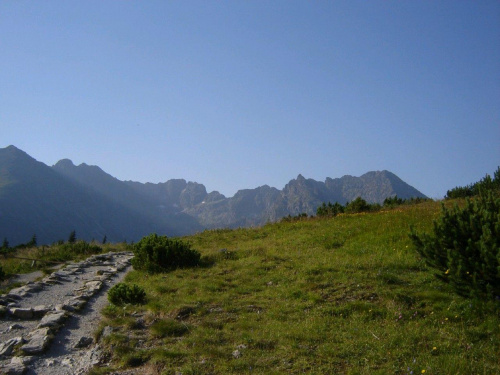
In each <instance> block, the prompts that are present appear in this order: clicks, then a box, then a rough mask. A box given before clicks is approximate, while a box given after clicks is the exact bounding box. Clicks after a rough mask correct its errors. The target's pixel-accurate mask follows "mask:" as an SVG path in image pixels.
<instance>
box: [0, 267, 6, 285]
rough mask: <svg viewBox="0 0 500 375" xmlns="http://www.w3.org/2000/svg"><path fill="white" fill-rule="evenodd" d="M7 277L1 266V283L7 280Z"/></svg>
mask: <svg viewBox="0 0 500 375" xmlns="http://www.w3.org/2000/svg"><path fill="white" fill-rule="evenodd" d="M6 277H7V275H6V274H5V271H4V270H3V268H2V266H1V265H0V281H3V280H5V278H6Z"/></svg>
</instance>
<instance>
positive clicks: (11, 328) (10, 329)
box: [7, 323, 24, 332]
mask: <svg viewBox="0 0 500 375" xmlns="http://www.w3.org/2000/svg"><path fill="white" fill-rule="evenodd" d="M23 328H24V327H23V326H22V325H20V324H18V323H14V324H12V325H11V326H9V328H8V329H7V332H10V331H13V330H15V329H23Z"/></svg>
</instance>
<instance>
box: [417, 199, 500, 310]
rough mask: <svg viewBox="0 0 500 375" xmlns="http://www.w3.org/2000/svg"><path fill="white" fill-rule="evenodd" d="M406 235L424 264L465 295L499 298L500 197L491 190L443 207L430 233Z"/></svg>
mask: <svg viewBox="0 0 500 375" xmlns="http://www.w3.org/2000/svg"><path fill="white" fill-rule="evenodd" d="M410 237H411V239H412V241H413V243H414V245H415V247H416V249H417V251H418V253H419V254H420V255H421V256H422V257H423V258H424V259H425V260H426V262H427V264H428V265H429V266H431V267H433V268H435V269H437V270H439V272H440V273H439V274H438V275H437V276H438V277H439V278H441V279H442V280H444V281H446V282H449V283H450V284H451V285H452V286H453V287H454V289H455V290H456V292H458V293H459V294H461V295H463V296H466V297H475V298H480V299H498V300H500V198H499V197H498V196H495V195H494V194H493V193H492V192H491V191H490V192H489V193H488V194H485V195H483V196H480V197H478V198H476V199H474V200H471V199H467V201H466V204H465V207H464V208H459V207H458V206H456V205H455V206H454V208H452V209H446V208H445V207H444V205H443V212H442V216H441V218H440V219H439V220H437V221H435V222H434V233H433V234H421V235H419V234H417V233H416V231H415V230H414V229H413V228H412V229H411V233H410Z"/></svg>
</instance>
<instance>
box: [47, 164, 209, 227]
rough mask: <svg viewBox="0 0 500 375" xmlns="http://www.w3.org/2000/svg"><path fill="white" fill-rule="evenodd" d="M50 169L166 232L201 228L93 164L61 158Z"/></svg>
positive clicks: (188, 217)
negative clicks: (75, 162) (138, 215)
mask: <svg viewBox="0 0 500 375" xmlns="http://www.w3.org/2000/svg"><path fill="white" fill-rule="evenodd" d="M52 168H53V169H54V170H56V171H57V172H58V173H60V174H62V175H64V176H66V177H68V178H70V179H72V180H74V181H75V182H78V183H80V184H82V185H84V186H86V187H87V188H89V189H92V190H95V191H96V192H98V193H100V194H102V195H103V196H105V197H106V198H107V199H109V200H111V201H113V202H115V203H118V204H120V205H122V206H124V207H126V208H127V209H130V210H132V211H134V212H136V213H137V214H140V215H141V216H143V217H144V218H148V221H149V222H151V223H155V225H156V226H158V227H160V228H162V229H163V231H166V232H167V233H169V234H170V235H183V234H187V233H193V232H195V231H197V230H201V229H202V227H201V226H200V225H199V224H198V222H197V220H196V219H195V218H192V217H191V216H188V215H186V214H184V213H181V212H179V210H177V209H175V207H172V206H170V205H168V204H163V203H162V202H159V201H158V200H156V199H154V197H150V196H148V194H146V193H145V192H141V191H140V190H137V189H134V188H133V187H132V186H129V185H128V184H127V183H125V182H123V181H120V180H118V179H117V178H115V177H113V176H111V175H109V174H107V173H106V172H104V171H103V170H102V169H101V168H99V167H97V166H89V165H87V164H85V163H83V164H80V165H79V166H75V165H74V164H73V163H72V162H71V160H68V159H63V160H60V161H59V162H58V163H56V164H55V165H54V166H53V167H52ZM205 194H206V191H205Z"/></svg>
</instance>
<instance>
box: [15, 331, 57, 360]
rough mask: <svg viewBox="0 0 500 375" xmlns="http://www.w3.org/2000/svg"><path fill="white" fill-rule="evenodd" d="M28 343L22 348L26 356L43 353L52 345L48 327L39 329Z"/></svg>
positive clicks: (33, 333) (32, 333) (32, 334)
mask: <svg viewBox="0 0 500 375" xmlns="http://www.w3.org/2000/svg"><path fill="white" fill-rule="evenodd" d="M30 336H31V337H30V339H29V341H28V343H26V344H24V345H23V346H21V350H22V351H23V352H24V353H26V354H39V353H42V352H43V351H44V350H45V349H46V348H47V346H48V345H49V343H50V340H51V339H52V335H51V334H50V329H49V328H48V327H45V328H39V329H37V330H35V331H33V332H31V334H30Z"/></svg>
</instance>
